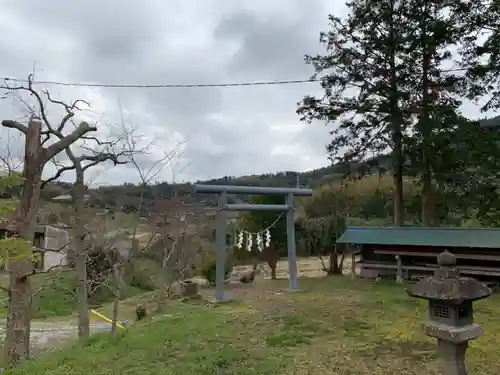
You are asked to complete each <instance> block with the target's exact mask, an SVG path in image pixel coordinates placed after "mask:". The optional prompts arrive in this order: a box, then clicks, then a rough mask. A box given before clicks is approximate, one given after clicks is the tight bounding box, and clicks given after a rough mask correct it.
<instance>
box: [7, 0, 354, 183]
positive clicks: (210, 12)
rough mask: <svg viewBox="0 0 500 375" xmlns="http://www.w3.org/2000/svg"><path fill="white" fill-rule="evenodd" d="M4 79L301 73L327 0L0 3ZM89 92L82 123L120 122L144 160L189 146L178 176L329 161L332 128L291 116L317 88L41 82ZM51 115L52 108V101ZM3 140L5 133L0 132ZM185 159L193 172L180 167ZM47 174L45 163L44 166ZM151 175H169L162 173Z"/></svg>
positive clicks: (57, 92) (201, 79) (10, 110)
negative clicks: (144, 149) (132, 132)
mask: <svg viewBox="0 0 500 375" xmlns="http://www.w3.org/2000/svg"><path fill="white" fill-rule="evenodd" d="M0 4H1V5H2V12H0V55H1V56H2V59H1V60H0V76H1V77H15V78H26V77H27V75H28V74H29V73H30V72H31V71H33V69H34V71H35V79H37V80H44V81H64V82H85V83H110V84H146V85H147V84H212V83H231V82H248V81H263V80H269V81H274V80H295V79H307V78H309V77H310V75H311V74H312V68H311V67H310V66H307V65H305V64H304V62H303V57H304V55H305V54H314V53H315V52H318V51H321V46H320V45H319V43H318V38H319V32H320V31H321V30H324V29H325V28H326V26H327V22H326V19H327V15H328V14H329V13H334V14H337V15H342V14H343V13H345V7H344V5H343V4H342V2H341V1H330V0H308V1H304V0H272V1H269V0H239V1H228V0H182V1H181V0H162V1H160V0H147V1H142V2H139V1H123V0H122V1H118V0H105V1H103V0H100V1H96V0H87V1H63V0H51V1H44V2H35V1H28V0H18V1H8V0H0ZM37 87H38V88H39V89H48V90H50V92H51V94H52V96H54V97H56V98H59V99H63V100H65V101H71V100H75V99H85V100H87V101H88V102H89V103H90V104H91V106H92V110H91V111H86V112H85V113H84V114H82V116H83V118H85V117H86V119H88V120H91V121H98V122H99V123H100V130H99V131H100V132H104V133H103V134H105V133H106V132H109V131H110V130H109V128H110V127H111V128H113V129H115V128H116V125H117V124H119V123H120V110H119V108H120V105H119V103H121V108H122V109H123V114H124V119H125V122H126V123H127V126H130V127H134V128H135V129H136V134H138V138H137V139H140V140H141V142H142V143H143V144H146V143H148V142H150V141H151V140H154V141H155V144H154V147H153V148H151V149H150V152H149V154H148V155H143V157H142V158H141V159H142V162H143V163H146V164H147V161H148V160H149V162H150V163H151V162H152V161H154V160H157V159H158V158H160V157H161V155H163V154H164V153H165V152H168V151H169V150H171V149H172V148H173V147H174V146H175V145H176V144H177V143H178V142H179V141H181V140H183V141H185V144H184V146H183V150H182V151H183V156H182V160H180V163H179V165H180V167H179V168H180V169H182V170H183V171H182V173H181V174H180V175H178V176H176V178H177V179H179V180H180V179H182V180H190V181H192V180H196V179H207V178H215V177H222V176H224V175H231V176H238V175H244V174H258V173H265V172H276V171H280V170H297V171H304V170H308V169H313V168H318V167H321V166H324V165H326V164H327V161H326V156H325V148H324V145H325V143H327V142H328V138H329V137H328V129H326V128H325V127H324V126H322V125H321V124H318V125H306V124H302V123H301V122H300V121H299V119H298V116H297V115H296V114H295V110H296V103H297V102H298V101H299V100H300V99H301V97H302V96H303V95H305V94H308V93H314V92H315V91H316V90H318V87H317V86H316V84H315V83H307V84H298V85H282V86H256V87H229V88H183V89H165V88H149V89H144V88H133V89H130V88H129V89H127V88H125V89H123V88H122V89H116V88H81V87H77V88H75V87H61V86H54V85H50V84H44V85H41V86H37ZM0 111H1V112H0V113H1V117H2V119H3V118H21V117H22V116H23V113H24V114H25V111H23V106H22V104H20V103H19V101H17V102H16V101H12V100H10V99H9V100H2V101H1V102H0ZM49 115H51V118H52V119H54V121H57V118H58V116H60V108H52V107H51V109H50V111H49ZM2 137H3V138H4V139H5V137H6V135H5V132H4V133H3V136H2ZM187 163H189V167H187V168H185V169H184V168H183V166H184V165H186V164H187ZM52 171H53V168H52V167H50V166H49V167H48V168H47V170H46V172H47V174H49V173H50V172H52ZM99 172H100V174H99V176H98V178H97V180H96V183H120V182H124V181H129V182H135V181H138V173H137V171H135V170H134V168H132V167H131V166H128V167H118V168H109V167H101V168H100V169H99ZM157 179H159V180H167V181H170V180H171V179H172V173H171V171H170V170H169V169H165V170H164V171H163V173H162V174H160V175H159V176H158V177H157Z"/></svg>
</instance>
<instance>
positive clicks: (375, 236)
mask: <svg viewBox="0 0 500 375" xmlns="http://www.w3.org/2000/svg"><path fill="white" fill-rule="evenodd" d="M337 244H341V245H345V246H351V247H356V248H357V249H358V250H359V253H360V254H361V259H360V260H358V261H357V265H358V266H359V268H360V272H359V276H361V277H366V278H376V277H389V278H391V277H397V276H399V277H401V278H402V279H406V280H410V279H412V278H417V277H420V276H424V275H428V274H431V273H432V272H433V271H434V269H435V268H436V267H437V255H438V254H439V253H441V252H442V251H444V250H448V251H450V252H452V253H454V254H455V255H456V257H457V259H458V267H459V268H460V270H461V272H462V273H463V274H467V275H469V276H473V277H476V278H478V279H488V280H490V279H500V228H441V227H439V228H434V227H433V228H426V227H348V228H347V229H346V231H345V232H344V233H343V234H342V236H340V238H339V239H338V240H337Z"/></svg>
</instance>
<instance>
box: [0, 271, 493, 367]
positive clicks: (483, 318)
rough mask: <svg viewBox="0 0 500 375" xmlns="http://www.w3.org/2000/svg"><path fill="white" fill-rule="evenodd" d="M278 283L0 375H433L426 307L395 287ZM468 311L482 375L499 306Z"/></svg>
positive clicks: (175, 312) (181, 308)
mask: <svg viewBox="0 0 500 375" xmlns="http://www.w3.org/2000/svg"><path fill="white" fill-rule="evenodd" d="M285 283H286V281H281V280H280V281H275V282H272V281H260V282H259V283H258V284H257V285H256V286H254V287H250V288H245V289H238V290H234V291H233V292H232V294H233V296H235V297H240V298H242V301H241V302H234V303H229V304H225V305H219V306H217V307H211V306H207V305H204V304H194V303H193V304H191V303H181V302H172V303H171V305H170V306H169V310H168V314H167V315H165V316H156V317H152V318H150V319H149V320H147V321H145V322H141V323H137V324H136V325H134V326H132V327H130V328H127V329H126V330H123V331H122V332H121V334H120V336H119V337H118V339H117V340H115V341H113V340H112V339H111V338H110V336H109V334H100V335H96V336H93V337H91V338H90V339H89V341H88V342H86V343H85V344H77V345H74V346H72V347H68V348H66V349H63V350H61V351H58V352H54V353H50V354H46V355H44V356H42V357H40V358H39V359H38V360H37V361H36V362H32V363H26V364H25V365H24V366H23V367H21V368H19V369H16V370H12V371H7V372H4V374H12V375H16V374H17V375H20V374H46V375H56V374H61V375H62V374H69V375H80V374H82V375H83V374H85V375H92V374H99V375H106V374H123V375H126V374H142V375H156V374H158V375H159V374H162V375H165V374H182V375H190V374H204V375H210V374H248V375H250V374H255V375H265V374H321V375H325V374H352V375H354V374H370V375H379V374H380V375H382V374H383V375H388V374H398V375H402V374H422V375H424V374H425V375H429V374H439V371H438V369H437V361H436V355H435V343H434V341H433V340H432V339H430V338H428V337H426V336H425V335H423V334H422V333H421V332H420V323H421V322H422V321H423V320H424V319H425V318H426V316H427V315H426V306H425V304H424V302H422V301H418V300H414V299H411V298H409V297H407V296H406V294H405V293H404V287H403V286H400V285H395V284H393V283H390V284H385V283H380V284H376V283H372V282H368V281H361V280H351V279H349V278H347V277H344V278H341V277H331V278H324V279H315V280H314V279H306V280H300V283H301V286H303V287H307V288H310V291H309V292H304V293H294V294H291V293H290V294H287V293H281V292H279V288H280V287H283V286H285ZM129 305H130V306H129V307H131V306H132V305H133V304H132V303H130V304H129ZM476 306H477V310H476V318H477V321H478V322H479V323H480V324H481V325H482V326H483V328H484V330H485V335H484V336H483V337H482V338H480V339H478V340H475V341H472V342H471V345H470V349H469V352H468V359H469V361H468V362H469V365H468V366H469V370H470V373H473V374H477V375H482V374H484V375H486V374H488V375H491V374H494V373H496V370H495V369H498V368H500V357H499V356H498V355H497V350H498V347H500V314H499V313H500V298H499V297H498V296H494V297H491V298H489V299H486V300H484V301H481V302H478V303H477V305H476ZM123 311H124V313H125V314H129V313H130V311H131V309H130V308H125V309H124V310H123Z"/></svg>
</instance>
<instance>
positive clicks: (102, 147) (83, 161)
mask: <svg viewBox="0 0 500 375" xmlns="http://www.w3.org/2000/svg"><path fill="white" fill-rule="evenodd" d="M86 139H89V138H86ZM90 140H92V141H93V142H94V143H96V145H95V147H88V146H83V148H84V150H85V151H84V153H83V154H81V155H79V156H75V153H74V152H73V151H72V149H71V148H70V147H68V148H67V149H66V154H67V156H68V158H69V160H70V164H69V165H64V166H61V165H58V171H57V173H56V174H55V175H54V176H53V177H52V178H50V179H49V180H46V181H45V184H46V183H49V182H52V181H55V180H57V179H58V178H59V177H61V176H62V175H63V173H64V172H67V171H71V170H74V171H75V182H74V183H73V188H72V194H71V196H72V207H73V217H74V223H73V224H74V227H73V236H74V247H73V249H72V250H73V251H72V255H73V257H72V258H74V264H75V271H76V278H77V289H76V299H77V305H78V337H79V338H80V339H84V338H86V337H88V336H89V334H90V323H89V313H88V288H87V249H86V243H85V237H86V235H87V228H86V224H87V223H86V220H85V216H86V215H85V193H86V190H87V186H86V185H85V172H86V171H87V170H89V169H90V168H92V167H95V166H96V165H98V164H100V163H104V162H107V161H111V162H113V164H114V165H115V166H116V165H117V164H125V163H126V161H123V160H120V157H121V156H123V155H124V153H123V152H115V151H113V149H114V146H115V145H116V144H117V143H118V141H119V140H115V141H101V140H99V139H97V138H95V137H92V138H91V139H90Z"/></svg>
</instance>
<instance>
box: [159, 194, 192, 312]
mask: <svg viewBox="0 0 500 375" xmlns="http://www.w3.org/2000/svg"><path fill="white" fill-rule="evenodd" d="M156 211H157V212H156V216H155V224H156V227H157V233H158V238H157V241H156V246H157V247H160V249H157V250H160V251H159V253H160V254H161V271H162V272H161V290H160V295H159V298H158V301H157V302H158V305H157V312H162V311H163V310H164V308H165V304H166V300H167V299H168V298H170V297H172V295H173V293H174V288H173V286H174V284H175V283H176V282H179V281H181V280H183V279H185V278H187V277H192V276H194V274H193V273H194V272H193V271H194V268H195V265H196V263H197V260H198V256H199V251H198V250H199V249H198V248H197V247H196V246H193V245H194V244H193V243H192V242H193V241H192V239H193V238H194V237H195V236H196V235H197V229H198V225H197V223H196V221H197V220H198V219H197V216H198V215H199V212H197V211H198V210H196V207H193V206H191V207H190V206H189V205H188V204H186V202H184V201H183V200H182V199H181V198H180V197H179V196H178V195H177V194H174V196H173V197H171V198H169V199H165V200H163V201H160V202H158V204H157V206H156Z"/></svg>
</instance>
